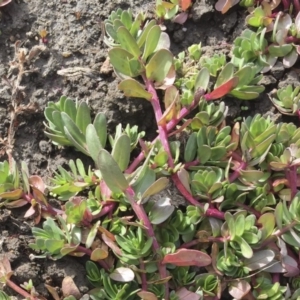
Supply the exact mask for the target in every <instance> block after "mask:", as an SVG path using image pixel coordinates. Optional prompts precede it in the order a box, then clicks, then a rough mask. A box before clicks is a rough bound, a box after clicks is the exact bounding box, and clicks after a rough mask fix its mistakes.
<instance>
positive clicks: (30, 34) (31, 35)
mask: <svg viewBox="0 0 300 300" xmlns="http://www.w3.org/2000/svg"><path fill="white" fill-rule="evenodd" d="M26 36H27V37H28V38H30V39H32V38H33V37H34V34H33V32H32V31H28V32H26Z"/></svg>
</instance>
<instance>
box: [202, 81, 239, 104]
mask: <svg viewBox="0 0 300 300" xmlns="http://www.w3.org/2000/svg"><path fill="white" fill-rule="evenodd" d="M238 83H239V78H238V77H233V78H231V79H229V80H228V81H227V82H225V83H223V84H222V85H220V86H219V87H217V88H216V89H214V90H213V91H212V92H211V93H209V94H206V95H204V98H205V99H206V100H207V101H209V100H215V99H219V98H221V97H223V96H225V95H226V94H228V93H229V92H230V91H231V90H232V89H234V88H235V87H236V86H237V85H238Z"/></svg>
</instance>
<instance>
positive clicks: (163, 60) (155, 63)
mask: <svg viewBox="0 0 300 300" xmlns="http://www.w3.org/2000/svg"><path fill="white" fill-rule="evenodd" d="M172 64H173V55H172V53H171V52H170V51H169V50H167V49H161V50H159V51H157V52H156V53H155V54H154V55H153V56H152V57H151V59H150V61H149V63H148V64H147V66H146V76H147V78H148V79H150V80H153V81H156V82H162V81H163V80H164V79H165V78H166V76H167V75H168V73H169V71H170V68H171V66H172Z"/></svg>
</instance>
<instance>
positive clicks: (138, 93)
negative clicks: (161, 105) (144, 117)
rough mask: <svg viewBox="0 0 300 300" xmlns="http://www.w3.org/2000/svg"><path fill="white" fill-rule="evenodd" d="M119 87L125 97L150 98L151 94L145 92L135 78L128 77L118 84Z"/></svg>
mask: <svg viewBox="0 0 300 300" xmlns="http://www.w3.org/2000/svg"><path fill="white" fill-rule="evenodd" d="M119 89H120V90H122V91H123V92H124V94H125V96H127V97H136V98H144V99H146V100H151V98H152V94H150V93H149V92H147V91H146V90H145V88H144V87H143V86H142V85H141V84H140V83H139V82H138V81H136V80H135V79H132V78H128V79H125V80H123V81H122V82H121V83H120V84H119Z"/></svg>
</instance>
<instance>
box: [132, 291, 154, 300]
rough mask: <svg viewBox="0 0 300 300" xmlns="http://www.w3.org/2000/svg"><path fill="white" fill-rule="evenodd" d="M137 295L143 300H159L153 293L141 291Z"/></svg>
mask: <svg viewBox="0 0 300 300" xmlns="http://www.w3.org/2000/svg"><path fill="white" fill-rule="evenodd" d="M137 295H138V296H139V297H141V299H143V300H158V298H157V297H156V296H155V295H154V294H153V293H151V292H146V291H140V292H138V293H137Z"/></svg>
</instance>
